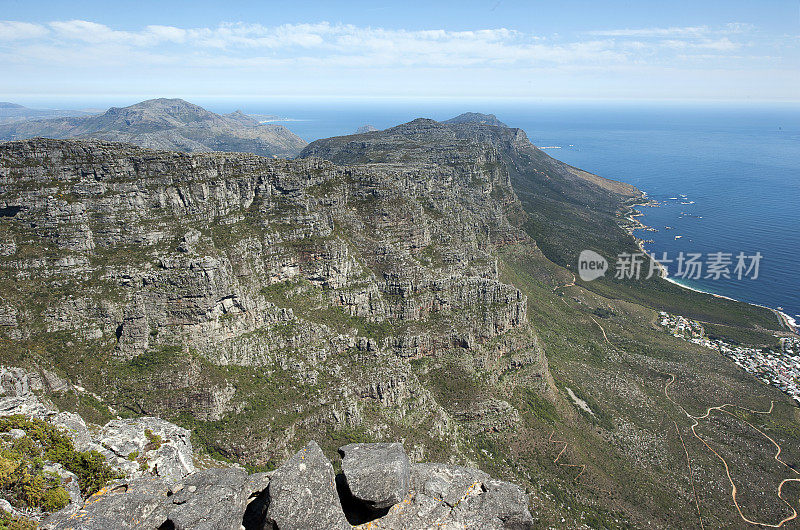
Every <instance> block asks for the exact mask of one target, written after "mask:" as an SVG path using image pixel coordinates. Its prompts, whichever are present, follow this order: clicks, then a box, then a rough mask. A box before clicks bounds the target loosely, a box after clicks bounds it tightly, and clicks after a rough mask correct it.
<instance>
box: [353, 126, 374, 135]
mask: <svg viewBox="0 0 800 530" xmlns="http://www.w3.org/2000/svg"><path fill="white" fill-rule="evenodd" d="M377 130H379V129H378V128H377V127H375V126H374V125H369V124H367V125H362V126H361V127H359V128H358V129H356V134H364V133H368V132H375V131H377Z"/></svg>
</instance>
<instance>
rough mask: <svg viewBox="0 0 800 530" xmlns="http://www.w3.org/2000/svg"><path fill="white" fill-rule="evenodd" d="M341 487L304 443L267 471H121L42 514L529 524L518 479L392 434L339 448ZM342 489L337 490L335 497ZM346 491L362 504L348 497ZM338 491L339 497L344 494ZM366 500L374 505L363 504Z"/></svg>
mask: <svg viewBox="0 0 800 530" xmlns="http://www.w3.org/2000/svg"><path fill="white" fill-rule="evenodd" d="M340 451H341V453H342V455H343V466H342V467H343V470H344V473H343V474H342V475H341V476H340V478H341V479H342V481H341V482H342V483H343V484H344V486H343V487H342V488H340V489H339V490H338V491H337V487H336V478H337V477H336V476H335V474H334V470H333V466H332V465H331V463H330V462H329V461H328V459H327V458H325V455H324V454H323V453H322V450H321V449H320V447H319V446H318V445H317V444H316V443H315V442H310V443H309V444H308V445H307V446H306V447H304V448H303V449H301V450H300V451H298V452H297V453H296V454H295V455H294V456H292V457H291V458H290V459H289V460H288V461H287V462H286V463H284V464H283V465H282V466H281V467H280V468H278V469H277V470H276V471H274V472H271V473H258V474H254V475H248V474H247V472H245V471H244V470H243V469H240V468H227V469H222V468H219V469H206V470H202V471H195V472H193V473H191V474H189V475H186V476H182V477H178V478H174V477H170V476H155V475H146V476H136V477H131V478H128V479H125V480H118V481H116V482H114V483H112V484H111V485H110V486H109V487H106V488H103V489H102V490H100V491H99V492H98V493H96V494H95V495H92V496H91V497H89V498H88V499H87V500H86V501H78V502H77V503H76V502H73V503H72V504H71V505H69V506H67V507H66V508H64V509H63V510H61V511H59V512H56V513H54V514H52V515H50V516H49V517H47V518H46V519H45V520H44V521H43V522H42V524H41V528H43V529H45V530H101V529H103V530H105V529H110V528H113V529H116V530H134V529H137V530H138V529H142V530H144V529H147V530H153V529H176V530H349V529H351V528H353V527H352V526H351V523H353V524H360V523H366V524H364V525H362V526H359V527H358V528H369V529H371V530H377V529H384V530H408V529H414V530H422V529H450V528H452V529H456V528H457V529H463V528H475V529H481V530H527V529H529V528H532V526H533V520H532V518H531V514H530V512H529V511H528V504H527V498H526V496H525V494H524V493H523V491H522V490H521V489H520V488H519V487H518V486H516V485H514V484H510V483H508V482H502V481H499V480H494V479H492V478H491V477H489V475H487V474H486V473H484V472H482V471H479V470H477V469H472V468H466V467H460V466H453V465H445V464H414V465H411V464H410V463H409V460H408V457H407V456H406V454H405V452H404V450H403V447H402V445H400V444H397V443H390V444H387V443H382V444H350V445H347V446H344V447H342V448H341V449H340ZM340 493H342V494H343V495H342V497H340ZM353 499H355V500H357V501H358V502H359V503H361V504H360V505H359V504H354V503H353V502H352V501H353ZM343 500H344V501H343ZM364 506H368V507H370V508H372V510H371V511H370V510H364Z"/></svg>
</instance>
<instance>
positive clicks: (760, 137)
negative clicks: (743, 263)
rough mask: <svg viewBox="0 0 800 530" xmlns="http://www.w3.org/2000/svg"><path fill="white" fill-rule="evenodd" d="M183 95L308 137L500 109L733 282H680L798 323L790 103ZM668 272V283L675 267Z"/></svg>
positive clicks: (665, 242) (798, 230)
mask: <svg viewBox="0 0 800 530" xmlns="http://www.w3.org/2000/svg"><path fill="white" fill-rule="evenodd" d="M188 99H189V100H190V101H192V102H193V103H197V104H199V105H202V106H204V107H206V108H208V109H210V110H213V111H216V112H231V111H233V110H236V109H241V110H242V111H243V112H246V113H251V114H263V115H276V116H280V117H282V118H286V121H280V122H278V123H281V124H282V125H284V126H286V127H288V128H289V129H291V130H292V131H294V132H295V133H296V134H298V135H299V136H301V137H302V138H304V139H305V140H307V141H312V140H315V139H318V138H325V137H329V136H338V135H344V134H352V133H353V132H355V130H356V129H357V128H358V127H360V126H362V125H365V124H370V125H373V126H375V127H377V128H379V129H383V128H387V127H391V126H394V125H397V124H399V123H404V122H407V121H410V120H412V119H414V118H417V117H428V118H433V119H437V120H443V119H447V118H450V117H453V116H455V115H457V114H460V113H462V112H466V111H474V112H484V113H493V114H496V115H497V117H498V118H500V120H502V121H503V122H505V123H507V124H508V125H509V126H512V127H520V128H522V129H524V130H525V131H526V132H527V134H528V137H529V138H530V139H531V141H532V142H533V143H534V144H536V145H538V146H540V147H546V148H548V149H547V152H548V153H549V154H550V155H552V156H553V157H555V158H558V159H560V160H563V161H564V162H567V163H569V164H572V165H574V166H577V167H580V168H582V169H585V170H588V171H591V172H593V173H596V174H598V175H602V176H604V177H608V178H612V179H616V180H621V181H624V182H628V183H630V184H633V185H635V186H637V187H638V188H640V189H641V190H643V191H645V192H646V193H647V195H648V196H649V197H650V198H651V199H653V200H655V201H657V203H658V206H654V207H643V208H641V211H642V214H643V215H642V216H641V217H639V219H640V220H641V221H642V222H643V223H644V224H645V225H648V226H650V227H652V228H653V229H655V230H656V231H640V232H638V233H637V236H638V237H640V238H642V239H645V240H652V242H650V243H646V245H645V248H646V249H647V250H648V252H651V253H654V255H656V256H658V257H661V256H663V253H664V252H666V253H667V254H666V257H667V258H668V259H674V258H677V256H678V255H679V254H680V253H681V252H683V253H684V254H685V255H687V256H688V254H690V253H700V254H702V255H703V257H704V261H705V258H706V257H707V255H708V254H709V253H717V252H722V253H724V254H730V255H731V258H732V262H733V263H732V264H731V266H730V272H731V275H732V277H731V278H730V279H725V278H724V277H721V278H719V279H713V278H705V276H706V271H705V270H704V271H703V273H702V276H701V277H700V278H699V279H678V280H677V281H679V282H680V283H683V284H684V285H686V286H688V287H691V288H694V289H699V290H703V291H708V292H713V293H716V294H720V295H723V296H728V297H731V298H735V299H738V300H744V301H747V302H751V303H756V304H761V305H765V306H768V307H771V308H774V309H778V308H781V310H782V311H783V312H784V313H786V314H787V315H789V316H790V317H792V318H795V319H797V320H798V322H800V274H798V267H799V266H800V104H798V103H757V102H752V103H747V102H745V103H736V104H726V103H686V102H681V103H678V102H676V103H664V102H658V103H634V102H574V101H563V102H554V101H538V102H535V101H528V100H502V101H500V100H483V101H478V100H457V99H456V100H454V99H414V100H410V99H368V100H360V99H348V98H342V99H332V100H331V99H329V100H309V99H289V98H284V99H260V100H248V99H240V98H226V99H210V98H188ZM134 102H135V101H133V100H131V101H129V102H123V101H115V102H111V101H109V102H94V104H95V105H97V106H103V105H104V104H105V103H113V104H117V105H121V104H131V103H134ZM53 103H54V104H55V103H56V102H53ZM73 103H74V102H73ZM668 227H669V228H668ZM739 253H743V254H744V255H745V256H753V255H755V254H756V253H760V254H761V256H763V257H762V258H761V260H760V262H759V267H758V277H757V278H755V279H754V278H753V277H752V276H753V275H754V274H753V273H754V272H755V271H752V270H751V271H750V274H749V275H747V276H745V277H743V278H742V279H741V280H740V279H738V278H736V275H735V274H734V267H735V265H736V256H737V255H738V254H739ZM607 257H608V256H607ZM609 258H611V259H612V260H613V259H614V257H609ZM750 263H751V261H748V265H749V264H750ZM667 266H668V268H669V270H670V272H671V273H672V274H673V277H674V273H675V272H676V271H674V270H673V269H674V264H672V265H669V264H668V265H667Z"/></svg>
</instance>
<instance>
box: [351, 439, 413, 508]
mask: <svg viewBox="0 0 800 530" xmlns="http://www.w3.org/2000/svg"><path fill="white" fill-rule="evenodd" d="M339 453H340V454H341V455H342V472H343V473H344V480H345V484H346V486H347V489H348V491H349V492H350V495H351V496H352V497H353V499H354V500H355V501H357V502H360V503H363V504H364V505H365V506H366V507H367V508H368V509H371V510H380V509H383V508H389V507H391V506H394V505H395V504H397V503H398V502H400V501H402V500H403V498H405V496H406V494H407V493H408V490H409V488H410V487H411V463H410V462H409V460H408V456H406V452H405V451H404V450H403V446H402V445H401V444H399V443H373V444H348V445H345V446H344V447H341V448H340V449H339Z"/></svg>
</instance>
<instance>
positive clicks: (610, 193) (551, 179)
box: [300, 113, 642, 266]
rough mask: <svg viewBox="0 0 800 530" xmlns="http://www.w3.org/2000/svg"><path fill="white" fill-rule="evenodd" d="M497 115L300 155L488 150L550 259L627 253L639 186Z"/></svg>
mask: <svg viewBox="0 0 800 530" xmlns="http://www.w3.org/2000/svg"><path fill="white" fill-rule="evenodd" d="M492 118H494V117H493V116H487V115H480V114H478V115H476V114H470V113H467V114H463V115H461V116H457V117H456V118H453V119H451V120H447V121H445V122H437V121H434V120H429V119H422V118H420V119H416V120H414V121H412V122H409V123H405V124H402V125H398V126H396V127H392V128H390V129H386V130H383V131H376V132H369V133H366V134H358V135H353V136H341V137H335V138H326V139H322V140H317V141H315V142H312V143H310V144H309V145H308V146H306V147H305V149H303V151H302V152H301V154H300V156H301V157H311V156H313V157H320V158H324V159H326V160H331V161H332V162H334V163H336V164H345V165H350V164H373V165H374V164H386V163H404V162H408V161H412V160H413V161H417V162H419V161H426V162H429V163H436V164H450V163H452V162H453V161H457V160H459V158H460V157H461V156H463V153H470V152H474V151H475V150H480V149H489V150H490V151H491V152H492V157H491V160H490V161H487V164H491V165H495V166H498V167H502V168H503V170H504V171H505V172H507V173H508V178H509V182H510V183H511V185H512V186H513V189H514V192H515V194H516V198H518V199H519V201H516V202H515V203H514V207H516V208H519V209H520V210H522V209H523V208H524V211H525V214H524V215H512V216H511V217H512V219H516V220H518V221H519V222H520V224H523V223H524V226H525V229H526V231H527V232H528V233H529V234H531V235H532V236H533V237H534V239H535V240H536V242H537V243H538V244H539V246H540V247H541V249H542V250H543V251H544V253H545V254H546V255H547V257H548V258H549V259H551V260H552V261H554V262H555V263H558V264H559V265H562V266H566V265H568V264H572V263H574V262H575V260H577V257H578V255H579V254H580V252H581V250H583V249H585V248H595V249H610V250H611V251H612V252H613V251H619V250H620V249H625V250H630V248H629V247H630V246H631V239H630V236H629V234H627V233H626V232H624V231H623V230H621V229H620V228H619V226H618V224H619V217H620V214H621V213H622V212H623V211H624V209H625V205H626V204H628V203H630V202H631V201H636V200H639V199H640V198H641V196H642V194H641V192H640V191H639V190H637V189H636V188H635V187H633V186H631V185H629V184H625V183H622V182H617V181H614V180H609V179H606V178H603V177H600V176H598V175H594V174H592V173H589V172H587V171H583V170H580V169H578V168H575V167H572V166H570V165H568V164H565V163H564V162H561V161H559V160H556V159H554V158H552V157H550V156H549V155H548V154H547V153H545V152H544V151H542V150H541V149H539V148H537V147H536V146H534V145H533V144H532V143H531V142H530V140H529V139H528V137H527V135H526V134H525V131H523V130H522V129H516V128H510V127H506V126H505V125H504V124H502V123H501V122H499V121H497V119H496V118H494V119H492Z"/></svg>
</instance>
